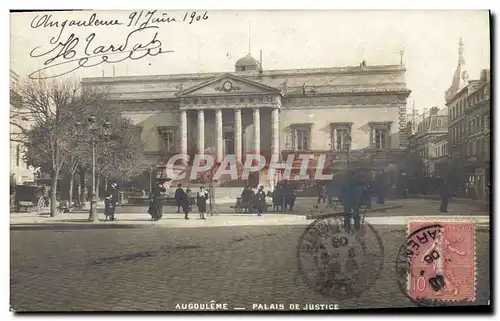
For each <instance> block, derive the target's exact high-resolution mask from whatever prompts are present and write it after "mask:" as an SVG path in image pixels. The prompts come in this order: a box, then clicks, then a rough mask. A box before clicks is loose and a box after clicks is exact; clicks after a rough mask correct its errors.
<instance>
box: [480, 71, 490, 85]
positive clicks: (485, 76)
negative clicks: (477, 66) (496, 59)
mask: <svg viewBox="0 0 500 321" xmlns="http://www.w3.org/2000/svg"><path fill="white" fill-rule="evenodd" d="M481 80H482V81H486V82H490V70H489V69H482V70H481Z"/></svg>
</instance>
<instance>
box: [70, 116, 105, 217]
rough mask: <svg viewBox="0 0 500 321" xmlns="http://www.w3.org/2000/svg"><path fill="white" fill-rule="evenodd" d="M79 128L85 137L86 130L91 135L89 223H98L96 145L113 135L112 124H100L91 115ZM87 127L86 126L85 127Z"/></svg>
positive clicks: (79, 124) (78, 124)
mask: <svg viewBox="0 0 500 321" xmlns="http://www.w3.org/2000/svg"><path fill="white" fill-rule="evenodd" d="M76 125H77V127H78V128H79V129H80V133H81V134H82V135H83V134H84V131H85V130H86V131H87V133H89V134H90V142H91V144H92V198H91V201H90V213H89V221H90V222H98V221H99V218H98V216H97V195H96V186H95V185H96V177H95V166H96V164H95V163H96V160H95V154H96V153H95V147H96V143H97V141H98V140H100V139H106V138H108V137H109V136H110V134H111V131H110V130H111V123H110V122H109V121H107V120H106V121H104V122H103V123H100V124H98V122H97V119H96V117H95V116H93V115H91V116H89V117H87V119H86V123H85V124H84V123H82V122H77V123H76ZM85 125H86V126H85Z"/></svg>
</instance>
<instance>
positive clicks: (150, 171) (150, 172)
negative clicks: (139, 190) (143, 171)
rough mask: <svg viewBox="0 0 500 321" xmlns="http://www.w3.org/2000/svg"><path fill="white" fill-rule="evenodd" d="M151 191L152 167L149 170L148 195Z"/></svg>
mask: <svg viewBox="0 0 500 321" xmlns="http://www.w3.org/2000/svg"><path fill="white" fill-rule="evenodd" d="M152 190H153V167H150V168H149V193H150V194H151V191H152Z"/></svg>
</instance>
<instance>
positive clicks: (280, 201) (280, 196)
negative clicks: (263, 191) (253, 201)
mask: <svg viewBox="0 0 500 321" xmlns="http://www.w3.org/2000/svg"><path fill="white" fill-rule="evenodd" d="M271 197H272V199H273V211H274V212H286V211H293V207H294V206H295V199H296V196H295V193H294V191H293V186H292V185H291V184H289V183H288V181H286V180H285V181H281V182H278V184H276V188H275V189H274V191H273V192H272V193H271Z"/></svg>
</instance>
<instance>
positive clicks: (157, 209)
mask: <svg viewBox="0 0 500 321" xmlns="http://www.w3.org/2000/svg"><path fill="white" fill-rule="evenodd" d="M166 191H167V189H166V188H165V187H163V182H158V183H157V184H156V186H155V187H154V188H153V191H152V193H151V196H150V204H149V210H148V213H149V214H151V218H152V219H153V221H159V220H160V219H161V217H162V216H163V204H162V198H161V193H165V192H166Z"/></svg>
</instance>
